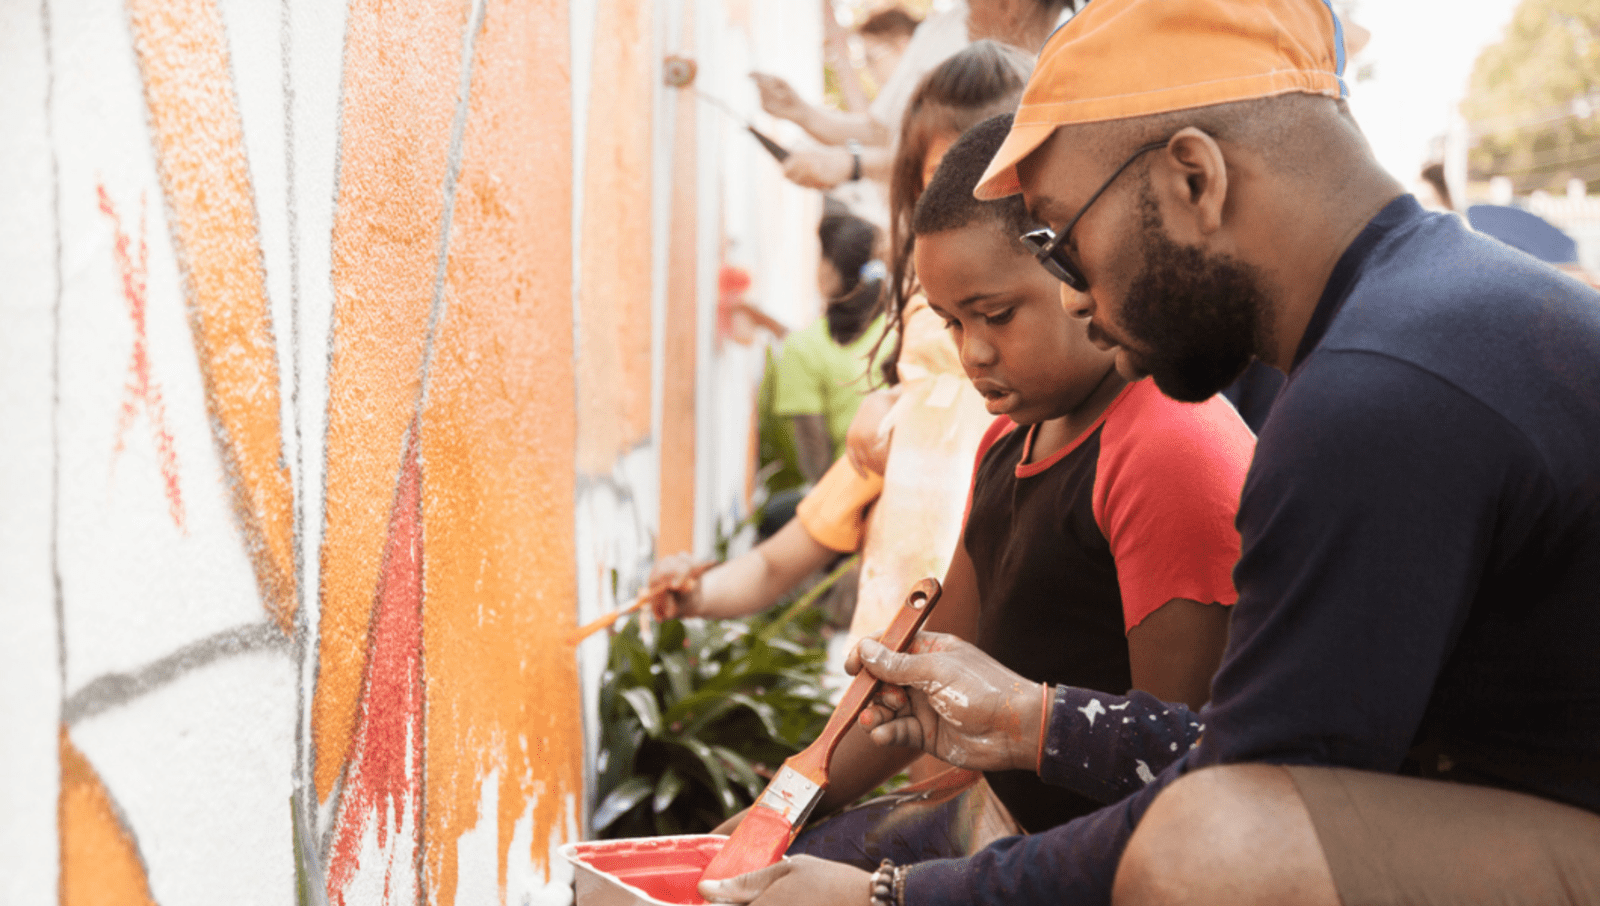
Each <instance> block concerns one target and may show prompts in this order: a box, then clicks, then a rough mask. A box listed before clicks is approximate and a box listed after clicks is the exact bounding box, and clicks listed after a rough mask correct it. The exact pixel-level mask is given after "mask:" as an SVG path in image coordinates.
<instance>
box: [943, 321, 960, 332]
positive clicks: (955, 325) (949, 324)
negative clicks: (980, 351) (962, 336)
mask: <svg viewBox="0 0 1600 906" xmlns="http://www.w3.org/2000/svg"><path fill="white" fill-rule="evenodd" d="M944 329H945V330H960V329H961V322H960V321H957V320H955V319H953V318H945V319H944Z"/></svg>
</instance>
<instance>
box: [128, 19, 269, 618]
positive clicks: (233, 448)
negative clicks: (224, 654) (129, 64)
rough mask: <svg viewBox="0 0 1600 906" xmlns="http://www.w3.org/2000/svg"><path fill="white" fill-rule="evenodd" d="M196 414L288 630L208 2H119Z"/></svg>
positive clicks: (263, 356)
mask: <svg viewBox="0 0 1600 906" xmlns="http://www.w3.org/2000/svg"><path fill="white" fill-rule="evenodd" d="M128 14H129V20H130V22H131V23H132V26H133V37H134V49H135V51H136V52H137V56H138V60H139V73H140V75H141V77H142V78H143V80H144V94H145V105H146V107H147V108H148V110H149V114H150V131H151V135H152V138H153V141H154V145H155V154H156V164H157V169H158V170H159V171H160V174H161V188H162V192H163V194H164V195H165V196H166V201H167V209H168V210H169V211H170V214H171V229H172V238H173V246H174V248H175V251H176V253H177V258H178V263H179V266H180V268H181V269H182V271H183V277H184V291H185V294H186V296H187V298H188V304H189V325H190V329H191V330H192V331H193V333H194V341H195V351H196V353H197V354H198V356H199V359H200V372H201V376H202V379H203V383H204V386H205V396H206V408H207V410H208V412H209V414H210V416H211V423H212V431H213V433H214V435H215V439H216V441H217V446H218V448H219V451H220V453H221V459H222V467H223V471H224V473H225V474H226V476H227V483H228V486H229V491H230V493H231V495H232V502H233V510H234V516H235V518H236V519H237V520H238V522H239V525H240V529H241V531H242V533H243V535H244V542H245V547H246V549H247V550H248V551H249V554H250V561H251V563H252V565H253V566H254V568H255V575H256V583H257V585H258V586H259V587H260V591H261V600H262V603H263V605H264V606H265V607H266V609H267V612H268V613H269V614H271V616H272V618H273V619H274V620H275V621H276V622H277V624H278V626H279V627H280V628H282V629H283V630H284V632H289V631H291V629H292V628H293V622H294V609H295V600H296V594H295V573H294V490H293V486H292V485H291V483H290V478H289V470H288V468H287V467H286V466H285V465H284V463H283V455H282V453H283V434H282V426H281V424H280V415H281V412H280V405H279V391H278V361H277V350H276V347H275V346H274V343H273V338H272V313H271V310H270V308H269V306H268V303H267V288H266V271H265V267H264V265H263V264H262V260H261V243H260V239H259V236H258V233H257V227H256V210H255V198H254V195H253V192H252V189H251V186H250V172H249V168H248V165H247V162H246V160H245V149H244V131H243V125H242V124H241V122H240V119H239V111H238V109H237V108H236V106H235V104H234V97H233V90H232V89H233V79H232V76H231V71H230V69H229V62H228V45H227V38H226V36H225V35H224V33H223V26H222V14H221V12H220V11H219V10H218V9H217V6H216V4H215V3H214V2H212V0H128Z"/></svg>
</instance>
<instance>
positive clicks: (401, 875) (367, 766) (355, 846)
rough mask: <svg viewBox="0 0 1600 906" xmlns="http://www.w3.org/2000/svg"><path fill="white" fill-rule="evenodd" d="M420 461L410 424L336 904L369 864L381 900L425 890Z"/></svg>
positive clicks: (410, 898)
mask: <svg viewBox="0 0 1600 906" xmlns="http://www.w3.org/2000/svg"><path fill="white" fill-rule="evenodd" d="M421 471H422V470H421V468H420V466H419V465H418V462H417V438H416V434H415V429H414V428H413V431H412V434H411V435H410V437H409V439H408V441H407V443H406V457H405V465H404V467H403V468H402V469H401V472H400V487H399V488H398V490H397V491H396V493H395V495H394V511H393V514H392V515H391V516H390V519H389V538H388V542H387V544H386V545H385V550H384V562H383V575H382V579H381V581H380V582H379V584H378V594H377V601H376V603H375V604H374V612H373V619H372V634H371V645H372V648H371V652H370V656H369V658H368V660H367V675H366V682H365V683H364V688H363V692H362V696H361V715H360V719H359V721H358V722H357V723H356V730H355V742H354V745H353V746H352V749H351V754H350V764H349V767H348V768H347V769H346V772H345V779H344V786H343V787H342V789H341V791H340V794H339V813H338V820H337V822H336V824H335V826H334V835H333V843H332V846H331V848H330V853H329V857H328V875H327V881H328V901H329V902H330V903H333V904H336V906H343V904H344V903H345V902H346V894H347V893H348V892H349V891H350V889H351V887H352V885H353V884H354V882H355V881H356V880H357V878H358V877H359V876H360V875H363V874H368V873H380V874H381V875H382V877H383V882H384V890H385V896H384V898H383V901H384V902H385V903H387V902H390V901H391V895H392V894H396V893H398V894H399V895H398V896H397V897H395V900H396V901H398V902H417V901H419V900H422V899H424V898H423V897H420V896H418V893H419V891H420V887H421V884H420V878H419V877H418V875H417V871H416V865H417V859H416V856H417V853H418V852H420V851H421V849H422V838H421V837H422V822H421V817H422V816H421V810H422V764H423V722H422V570H423V549H422V510H421V484H422V475H421ZM374 827H375V828H376V831H377V843H378V858H377V859H376V863H377V864H373V863H374V860H373V859H371V858H368V859H365V860H363V858H362V856H363V855H364V854H363V852H362V849H361V846H362V842H363V840H364V838H366V837H367V835H368V831H369V830H370V829H373V828H374ZM392 838H393V839H392ZM397 887H398V888H399V890H398V891H397V890H396V888H397Z"/></svg>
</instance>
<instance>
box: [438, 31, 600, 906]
mask: <svg viewBox="0 0 1600 906" xmlns="http://www.w3.org/2000/svg"><path fill="white" fill-rule="evenodd" d="M567 6H568V4H567V3H565V2H556V0H538V2H518V0H489V3H488V6H487V8H486V11H485V14H484V24H483V30H482V32H481V33H480V34H479V35H478V37H477V40H476V44H475V46H474V59H473V64H472V86H471V95H470V97H471V109H470V112H469V115H468V119H467V122H466V131H465V134H464V136H463V147H462V158H461V173H460V183H459V188H458V190H457V193H456V207H455V213H454V218H453V221H452V225H451V229H450V247H449V263H448V272H447V275H446V293H447V296H446V298H447V307H446V309H445V312H444V315H443V318H442V320H441V322H440V324H439V328H438V331H439V332H438V337H437V339H436V340H435V341H434V342H435V349H434V353H433V359H432V365H431V366H430V369H429V375H428V390H427V399H426V405H425V408H424V411H423V415H422V445H423V446H422V453H423V461H424V462H426V463H428V483H427V488H426V492H425V493H424V495H423V501H422V508H423V518H424V519H425V520H426V523H427V525H428V549H429V559H428V563H429V568H428V606H427V610H426V613H425V614H424V620H423V646H424V649H425V650H426V651H427V653H428V672H427V694H428V705H427V738H428V759H427V777H426V783H425V788H426V791H427V805H426V807H425V809H424V814H425V816H426V820H427V828H426V831H425V834H424V836H425V839H426V841H427V852H426V856H425V864H426V871H427V879H428V884H429V888H430V894H431V895H432V897H433V901H434V902H437V903H441V904H449V903H453V902H455V899H456V891H457V872H458V867H457V861H456V860H457V847H458V841H459V840H460V839H461V837H462V835H463V834H465V833H467V832H468V831H469V830H473V829H474V828H485V829H488V828H492V829H493V830H494V832H495V835H496V841H497V844H498V854H497V855H498V860H499V878H498V880H499V883H500V884H501V885H502V889H504V887H503V885H504V884H505V883H506V878H507V864H508V859H515V860H516V862H517V864H519V865H520V864H526V863H528V862H529V861H530V860H531V862H532V864H533V865H534V866H535V867H536V868H538V869H543V870H546V871H548V869H549V865H548V860H549V856H550V846H551V844H552V843H553V842H560V841H562V840H565V839H568V838H569V837H570V836H571V835H572V834H573V832H574V831H573V830H569V826H568V822H575V821H576V816H577V802H578V800H579V798H580V797H581V796H582V794H583V728H582V719H581V712H580V708H581V696H580V693H579V685H578V674H577V664H576V662H575V660H574V659H573V656H572V649H571V648H570V647H568V646H566V645H563V644H562V641H563V636H564V635H565V634H566V633H567V632H568V631H570V630H571V629H572V627H573V624H574V622H575V620H574V603H573V602H574V601H575V599H576V597H577V576H576V554H575V550H574V545H573V530H572V529H573V525H574V521H575V505H574V493H575V491H574V489H575V487H576V483H577V477H576V471H575V466H574V457H573V448H574V444H575V442H576V432H577V426H576V421H577V417H576V413H575V411H574V387H573V373H572V372H573V367H572V352H573V344H572V235H571V232H570V231H571V223H572V214H571V212H572V171H571V168H570V165H569V161H571V159H572V137H571V123H572V120H571V95H570V92H571V85H570V82H569V77H568V66H569V59H568V46H567V41H568V34H569V32H568V21H567ZM491 778H493V779H492V780H491ZM489 782H494V783H496V784H497V785H498V786H497V789H496V791H495V793H494V795H493V798H494V800H495V801H496V803H497V805H496V809H497V811H496V813H495V814H488V815H480V814H479V807H480V803H481V802H483V801H484V800H485V799H487V798H490V797H489V796H487V795H486V794H485V792H484V785H485V784H486V783H489ZM574 830H575V829H574ZM516 834H525V835H526V836H527V838H528V839H529V840H530V841H531V842H530V843H529V844H528V845H529V848H528V849H526V850H523V851H520V852H517V853H514V854H513V853H511V852H510V848H511V845H512V838H513V836H514V835H516Z"/></svg>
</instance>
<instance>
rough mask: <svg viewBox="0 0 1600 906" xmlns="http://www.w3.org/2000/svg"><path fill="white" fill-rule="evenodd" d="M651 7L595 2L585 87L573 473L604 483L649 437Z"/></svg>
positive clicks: (631, 0)
mask: <svg viewBox="0 0 1600 906" xmlns="http://www.w3.org/2000/svg"><path fill="white" fill-rule="evenodd" d="M650 14H651V4H649V3H639V2H637V0H601V3H600V9H599V12H598V13H597V16H598V19H597V23H598V24H597V25H596V29H595V33H596V34H598V35H604V36H605V39H604V40H601V41H596V42H595V45H594V61H593V64H592V66H591V73H592V75H591V77H590V81H589V85H590V94H589V109H591V110H594V111H596V112H597V113H598V112H602V111H603V115H597V116H591V117H589V129H588V138H587V143H586V146H585V149H584V158H585V160H586V161H587V162H588V164H587V166H586V167H585V168H584V174H583V208H584V210H583V235H582V236H581V240H582V246H581V248H582V253H581V257H580V268H581V274H582V280H581V282H580V284H579V289H578V304H579V309H580V312H581V315H580V317H579V319H578V412H579V413H580V417H579V419H578V468H579V469H580V470H581V471H583V472H584V473H586V474H590V475H610V474H611V468H612V465H613V463H614V462H615V461H616V459H617V457H618V456H619V455H620V454H622V453H625V452H626V451H627V450H628V449H630V448H631V447H633V446H634V445H635V444H637V443H639V442H640V441H642V440H644V439H645V438H646V437H648V436H649V434H650V405H651V401H650V387H651V373H650V372H651V351H650V339H651V311H650V297H651V292H650V289H651V287H650V280H651V273H650V268H648V267H640V266H639V265H640V263H641V261H642V260H643V259H642V258H641V257H640V255H641V254H643V253H644V250H647V249H649V248H650V235H651V229H650V224H651V216H650V200H651V199H650V185H651V161H650V148H651V141H652V138H651V120H652V118H653V113H654V111H653V104H652V102H653V96H654V87H653V85H652V84H651V73H652V71H653V64H654V59H653V54H652V49H653V46H654V45H653V38H654V32H653V25H652V23H651V15H650Z"/></svg>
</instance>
